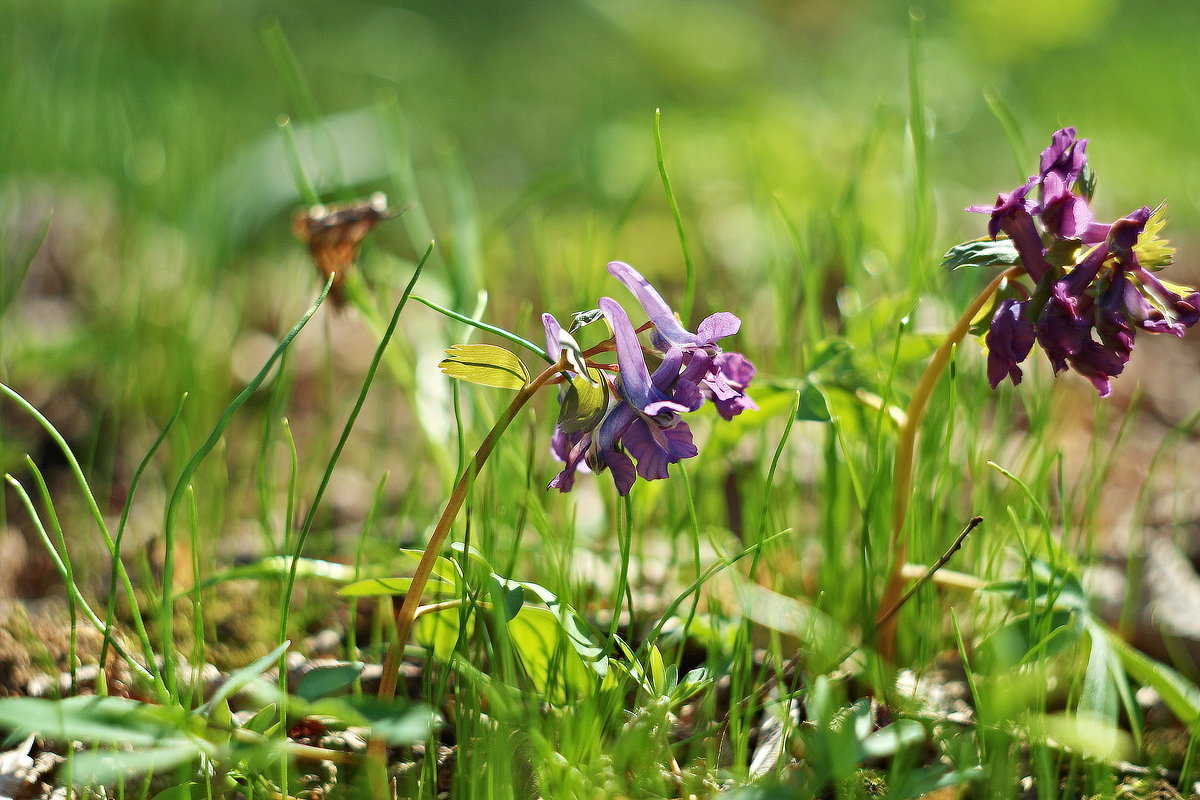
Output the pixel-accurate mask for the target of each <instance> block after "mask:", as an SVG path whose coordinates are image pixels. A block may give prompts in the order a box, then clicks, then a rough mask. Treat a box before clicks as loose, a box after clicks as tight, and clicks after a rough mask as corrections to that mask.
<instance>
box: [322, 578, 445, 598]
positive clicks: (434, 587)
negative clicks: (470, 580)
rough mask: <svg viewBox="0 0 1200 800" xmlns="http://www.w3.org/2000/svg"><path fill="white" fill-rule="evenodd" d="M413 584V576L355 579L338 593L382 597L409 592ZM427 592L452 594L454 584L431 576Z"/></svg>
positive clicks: (342, 595) (349, 595)
mask: <svg viewBox="0 0 1200 800" xmlns="http://www.w3.org/2000/svg"><path fill="white" fill-rule="evenodd" d="M410 586H412V578H411V577H400V578H368V579H367V580H365V581H355V582H354V583H352V584H350V585H349V586H343V587H342V588H341V590H340V591H338V595H339V596H341V597H380V596H382V595H389V594H408V589H409V587H410ZM425 591H426V594H431V595H435V596H436V595H438V594H452V593H453V591H454V584H452V583H449V582H448V581H445V580H442V579H441V578H439V577H437V576H436V575H435V576H431V577H430V578H429V585H428V586H427V587H426V590H425Z"/></svg>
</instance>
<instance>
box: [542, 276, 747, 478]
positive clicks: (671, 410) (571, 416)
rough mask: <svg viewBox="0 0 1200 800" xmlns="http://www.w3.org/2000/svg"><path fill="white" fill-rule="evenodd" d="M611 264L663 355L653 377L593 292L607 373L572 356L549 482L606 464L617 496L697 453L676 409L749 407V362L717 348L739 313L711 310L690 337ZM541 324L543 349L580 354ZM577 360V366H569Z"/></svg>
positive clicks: (654, 297)
mask: <svg viewBox="0 0 1200 800" xmlns="http://www.w3.org/2000/svg"><path fill="white" fill-rule="evenodd" d="M614 264H615V265H619V266H620V267H621V268H623V269H620V270H618V271H614V265H613V264H610V265H609V270H610V272H613V274H614V275H617V277H618V278H620V279H621V280H622V282H623V283H625V285H626V286H628V287H630V288H631V290H633V291H634V293H635V294H636V295H637V296H638V299H639V300H640V301H641V302H642V305H643V307H644V308H646V310H647V314H648V316H650V318H651V322H652V323H653V324H654V328H655V333H654V334H653V337H652V339H653V342H654V346H655V348H656V349H657V351H658V352H659V354H660V355H661V360H660V362H659V364H658V366H657V367H655V369H654V371H653V373H652V372H651V371H650V369H649V367H648V366H647V364H646V358H645V355H644V353H643V347H642V344H641V342H640V341H639V340H638V336H637V331H635V330H634V327H633V323H632V322H631V321H630V319H629V315H628V314H627V313H626V311H625V309H624V308H623V307H622V306H621V304H620V303H618V302H617V301H616V300H613V299H612V298H609V297H602V298H600V302H599V306H600V315H601V316H602V317H603V318H604V319H605V320H606V321H607V322H608V325H609V328H610V329H611V330H612V348H613V349H615V351H616V356H617V363H616V370H615V374H612V375H610V374H608V373H607V372H606V371H602V370H600V369H597V368H595V367H594V366H593V365H590V364H588V363H586V359H581V358H579V357H576V358H574V359H572V363H573V364H574V366H575V367H576V371H573V372H569V373H567V374H566V375H565V376H564V377H565V378H566V381H565V382H564V384H563V386H564V388H563V391H562V393H561V394H560V398H559V399H560V403H561V406H562V412H561V414H560V417H559V423H558V425H557V426H556V428H555V432H554V438H553V439H552V441H551V450H552V452H553V453H554V455H555V457H556V458H558V459H559V460H560V461H562V462H564V467H563V469H562V471H561V472H559V474H558V475H557V476H556V477H555V478H554V480H552V481H551V482H550V487H552V488H555V489H558V490H559V491H563V492H567V491H570V490H571V488H572V487H573V486H574V484H575V475H576V473H577V472H579V471H593V472H603V471H605V470H610V471H611V472H612V475H613V480H614V482H615V483H616V486H617V491H618V492H619V493H620V494H622V495H625V494H628V493H629V491H630V489H631V488H632V487H633V484H634V482H635V481H636V479H637V477H638V476H639V475H640V476H641V477H642V478H643V479H644V480H657V479H660V478H666V477H668V467H669V466H670V465H671V464H676V463H678V462H680V461H682V460H683V459H685V458H692V457H693V456H695V455H696V454H697V449H696V445H695V443H694V441H693V439H692V432H691V428H690V427H689V426H688V424H687V423H686V422H685V421H683V419H682V415H684V414H688V413H691V412H693V411H696V410H698V409H699V408H700V407H701V406H702V405H703V404H704V402H705V401H706V400H712V401H713V404H714V405H715V406H716V407H717V409H718V411H719V412H720V413H721V415H722V416H724V417H725V418H726V419H729V418H732V416H733V415H735V414H738V413H741V411H743V410H744V409H746V408H754V407H755V406H754V404H753V401H751V400H750V398H749V397H747V396H746V394H745V388H746V386H747V385H748V384H749V382H750V380H751V379H752V378H753V377H754V366H753V365H752V364H751V363H750V362H749V360H747V359H746V358H745V357H743V356H742V355H740V354H738V353H724V352H722V351H721V349H720V348H719V347H718V346H717V344H716V342H717V340H718V339H721V338H724V337H725V336H728V335H731V334H733V333H735V332H737V330H738V328H739V327H740V324H741V323H740V321H739V320H738V318H737V317H735V316H734V315H733V314H729V313H721V314H714V315H712V316H711V317H709V318H707V319H706V320H705V321H704V322H702V323H701V325H700V328H699V330H698V331H697V333H694V334H693V333H690V332H689V331H687V330H685V329H684V328H683V326H682V324H680V323H679V321H678V320H677V319H676V318H675V315H674V313H673V312H671V310H670V308H669V307H668V306H667V304H666V303H665V301H663V299H662V297H661V296H660V295H659V294H658V292H657V291H655V290H654V288H653V287H652V286H650V284H649V283H647V282H646V281H645V279H643V278H642V276H641V275H639V274H638V273H637V271H636V270H634V269H633V268H632V267H630V266H628V265H627V264H621V262H614ZM618 272H620V274H618ZM634 287H637V288H636V289H635V288H634ZM542 322H543V325H544V327H545V329H546V346H547V350H548V351H549V352H551V353H555V352H562V351H563V350H564V349H566V350H567V352H568V353H570V352H572V351H575V352H578V346H577V345H575V344H574V341H573V339H571V337H570V336H569V334H565V333H564V332H563V330H562V327H561V326H560V325H559V324H558V321H557V320H555V319H554V317H553V316H551V315H550V314H544V315H543V316H542ZM581 360H582V361H583V362H584V363H577V362H580V361H581ZM610 370H611V367H610ZM584 395H587V396H586V397H584ZM635 460H636V464H635Z"/></svg>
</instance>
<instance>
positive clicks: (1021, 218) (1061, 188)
mask: <svg viewBox="0 0 1200 800" xmlns="http://www.w3.org/2000/svg"><path fill="white" fill-rule="evenodd" d="M1086 150H1087V140H1086V139H1077V138H1076V136H1075V129H1074V128H1063V129H1062V130H1060V131H1057V132H1055V134H1054V135H1053V137H1052V140H1051V144H1050V146H1049V147H1048V148H1046V149H1045V150H1044V151H1042V155H1041V161H1040V164H1039V172H1038V174H1037V175H1035V176H1033V177H1031V178H1030V179H1029V180H1028V181H1027V182H1026V183H1025V184H1024V185H1023V186H1019V187H1017V188H1016V189H1014V190H1013V191H1012V192H1009V193H1008V194H1001V195H999V196H998V197H997V200H996V203H995V204H994V205H993V206H991V207H981V206H972V207H971V208H969V209H968V211H975V212H983V213H990V214H991V218H990V220H989V222H988V233H989V234H990V235H991V236H992V238H996V236H997V235H998V233H999V232H1000V231H1003V232H1004V233H1005V234H1007V235H1008V237H1009V238H1010V239H1011V240H1012V242H1013V245H1014V246H1015V247H1016V250H1017V254H1018V256H1019V258H1020V264H1021V266H1022V268H1023V269H1024V272H1025V274H1026V275H1028V276H1029V278H1030V279H1031V280H1032V281H1033V283H1034V284H1035V287H1034V289H1033V290H1032V291H1030V290H1027V289H1022V291H1024V292H1025V296H1026V297H1030V298H1031V299H1028V300H1021V301H1017V300H1013V299H1006V300H1004V301H1002V302H1001V303H1000V304H999V305H998V306H997V310H996V313H995V315H994V317H993V318H992V322H991V326H990V328H989V330H988V333H987V337H986V344H987V347H988V381H989V383H991V385H992V388H995V387H996V386H998V385H999V384H1000V383H1001V382H1002V381H1003V380H1004V379H1005V378H1008V379H1010V380H1011V381H1012V382H1013V384H1014V385H1015V384H1018V383H1020V382H1021V375H1022V373H1021V369H1020V367H1019V366H1018V365H1019V364H1020V363H1021V362H1022V361H1024V359H1025V358H1026V357H1027V356H1028V355H1029V352H1030V351H1031V350H1032V347H1033V344H1034V343H1035V342H1036V343H1037V344H1038V345H1040V346H1041V348H1042V350H1043V351H1044V352H1045V353H1046V356H1047V358H1048V359H1049V360H1050V365H1051V367H1052V368H1053V369H1054V372H1055V373H1056V374H1057V373H1060V372H1063V371H1065V370H1067V369H1073V370H1075V371H1076V372H1078V373H1079V374H1081V375H1083V376H1084V377H1086V378H1088V379H1089V380H1090V381H1091V382H1092V384H1093V385H1094V386H1095V387H1096V389H1097V391H1098V392H1099V393H1100V395H1101V396H1102V397H1105V396H1107V395H1108V394H1109V392H1110V391H1111V379H1112V378H1113V377H1115V376H1117V375H1119V374H1120V373H1121V372H1122V371H1123V370H1124V368H1125V364H1126V363H1128V361H1129V357H1130V355H1131V354H1132V352H1133V345H1134V339H1135V337H1136V333H1137V331H1138V330H1139V329H1141V330H1144V331H1146V332H1148V333H1171V334H1174V335H1176V336H1182V335H1183V333H1184V331H1185V330H1186V329H1187V328H1189V327H1191V326H1193V325H1195V324H1196V323H1197V322H1200V292H1195V291H1194V290H1190V289H1188V290H1186V291H1185V292H1184V293H1180V292H1179V291H1176V289H1177V288H1182V287H1174V288H1172V287H1171V286H1168V285H1167V284H1166V283H1164V282H1163V281H1161V280H1159V278H1158V277H1157V276H1156V275H1155V274H1154V273H1153V272H1152V271H1151V269H1149V268H1147V267H1146V266H1144V265H1143V264H1142V263H1141V261H1140V255H1139V254H1141V255H1144V254H1145V252H1150V253H1152V254H1153V255H1152V258H1153V259H1155V260H1154V261H1152V262H1151V263H1152V266H1155V267H1158V266H1163V265H1165V264H1166V263H1168V262H1169V259H1168V258H1167V257H1166V255H1165V254H1166V252H1168V251H1166V250H1165V248H1164V247H1163V245H1162V244H1161V243H1160V242H1158V241H1157V240H1155V239H1153V237H1147V235H1146V229H1147V226H1148V223H1149V222H1150V220H1151V218H1152V217H1153V212H1152V211H1151V210H1150V208H1149V207H1146V206H1143V207H1142V208H1140V209H1138V210H1137V211H1134V212H1133V213H1132V214H1130V215H1128V216H1126V217H1122V218H1121V219H1118V220H1116V221H1115V222H1113V223H1111V224H1102V223H1098V222H1097V221H1096V218H1095V216H1094V214H1093V213H1092V210H1091V208H1090V205H1089V198H1086V197H1084V196H1082V195H1080V194H1077V193H1076V184H1077V182H1078V181H1079V178H1080V176H1081V175H1082V174H1083V171H1084V169H1085V167H1086V165H1087V156H1086ZM1034 187H1037V188H1038V189H1039V196H1040V202H1038V203H1034V202H1033V201H1032V200H1030V199H1029V194H1030V192H1031V191H1032V189H1033V188H1034ZM1039 227H1040V230H1039ZM1155 228H1157V226H1155Z"/></svg>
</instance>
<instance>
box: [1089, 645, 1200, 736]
mask: <svg viewBox="0 0 1200 800" xmlns="http://www.w3.org/2000/svg"><path fill="white" fill-rule="evenodd" d="M1103 633H1104V635H1105V636H1106V638H1107V639H1108V644H1109V646H1110V647H1111V648H1112V649H1113V650H1115V651H1116V653H1117V656H1118V657H1119V658H1120V660H1121V664H1122V665H1123V666H1124V667H1125V671H1126V672H1128V673H1129V674H1130V675H1131V676H1132V677H1133V679H1134V680H1136V681H1138V682H1139V683H1141V684H1143V685H1145V686H1149V687H1151V688H1153V689H1154V691H1156V692H1158V695H1159V697H1161V698H1162V700H1163V702H1164V703H1166V704H1167V708H1169V709H1171V713H1173V714H1174V715H1175V717H1176V718H1177V719H1178V720H1179V721H1180V722H1182V723H1183V724H1184V726H1185V727H1187V728H1188V729H1189V730H1192V731H1195V730H1197V729H1198V728H1200V688H1197V687H1196V684H1194V683H1192V682H1191V681H1189V680H1188V679H1187V678H1185V677H1183V676H1182V675H1180V674H1179V673H1178V672H1176V671H1175V670H1173V669H1171V668H1170V667H1168V666H1167V665H1166V664H1162V663H1160V662H1158V661H1155V660H1154V659H1152V658H1150V657H1149V656H1147V655H1145V654H1143V653H1141V652H1140V651H1138V650H1135V649H1134V648H1133V646H1132V645H1130V644H1129V643H1128V642H1125V641H1123V640H1122V639H1121V638H1120V637H1119V636H1117V635H1116V634H1115V633H1113V632H1112V631H1104V632H1103Z"/></svg>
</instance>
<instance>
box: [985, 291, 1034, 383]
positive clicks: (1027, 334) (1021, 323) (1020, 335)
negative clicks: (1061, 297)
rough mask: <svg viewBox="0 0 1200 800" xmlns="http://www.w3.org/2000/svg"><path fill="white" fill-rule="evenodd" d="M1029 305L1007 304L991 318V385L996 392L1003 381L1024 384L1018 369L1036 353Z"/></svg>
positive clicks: (989, 380) (988, 342)
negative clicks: (1031, 353) (1029, 356)
mask: <svg viewBox="0 0 1200 800" xmlns="http://www.w3.org/2000/svg"><path fill="white" fill-rule="evenodd" d="M1028 305H1029V302H1028V301H1025V302H1017V301H1016V300H1013V299H1011V298H1010V299H1008V300H1004V301H1002V302H1001V303H1000V305H999V307H998V308H997V309H996V315H995V316H994V317H992V325H991V328H989V329H988V333H987V348H988V362H987V369H988V383H990V384H991V385H992V388H993V389H995V388H996V387H997V386H998V385H999V384H1000V382H1001V381H1002V380H1004V379H1005V378H1011V379H1012V382H1013V385H1014V386H1016V385H1017V384H1019V383H1020V382H1021V368H1020V367H1019V366H1017V365H1018V364H1020V363H1021V362H1022V361H1024V360H1025V357H1026V356H1028V355H1029V351H1030V350H1031V349H1033V342H1034V331H1033V322H1032V321H1030V320H1029V319H1028V318H1026V316H1025V311H1026V308H1027V307H1028Z"/></svg>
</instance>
